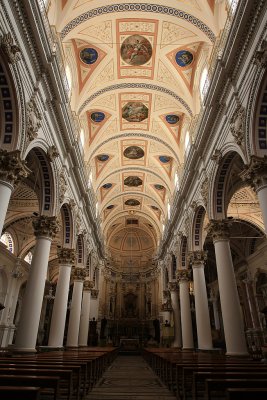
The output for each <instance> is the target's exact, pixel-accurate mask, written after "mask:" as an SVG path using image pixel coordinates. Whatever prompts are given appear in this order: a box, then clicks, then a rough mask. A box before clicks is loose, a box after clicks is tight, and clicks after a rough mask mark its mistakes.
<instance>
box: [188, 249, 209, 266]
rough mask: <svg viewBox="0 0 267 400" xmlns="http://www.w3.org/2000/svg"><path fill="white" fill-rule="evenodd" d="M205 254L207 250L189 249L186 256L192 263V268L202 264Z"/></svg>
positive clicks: (206, 254) (205, 258) (205, 257)
mask: <svg viewBox="0 0 267 400" xmlns="http://www.w3.org/2000/svg"><path fill="white" fill-rule="evenodd" d="M207 256H208V253H207V251H204V250H195V251H189V252H188V256H187V258H188V261H189V262H191V263H192V266H193V268H194V267H198V266H199V267H200V266H202V265H204V262H205V261H206V260H207Z"/></svg>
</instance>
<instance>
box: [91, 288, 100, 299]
mask: <svg viewBox="0 0 267 400" xmlns="http://www.w3.org/2000/svg"><path fill="white" fill-rule="evenodd" d="M98 292H99V290H98V289H91V298H92V299H97V298H98Z"/></svg>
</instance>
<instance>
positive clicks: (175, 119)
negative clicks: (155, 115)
mask: <svg viewBox="0 0 267 400" xmlns="http://www.w3.org/2000/svg"><path fill="white" fill-rule="evenodd" d="M165 119H166V121H167V122H168V124H171V125H175V124H177V123H178V122H179V120H180V118H179V117H178V115H175V114H168V115H166V117H165Z"/></svg>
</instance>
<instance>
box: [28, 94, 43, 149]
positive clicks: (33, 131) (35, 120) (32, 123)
mask: <svg viewBox="0 0 267 400" xmlns="http://www.w3.org/2000/svg"><path fill="white" fill-rule="evenodd" d="M26 114H27V137H28V140H29V141H30V142H31V141H32V140H34V139H36V138H37V136H38V130H39V129H40V127H41V120H42V116H41V113H40V112H39V110H38V108H37V106H36V102H35V100H34V99H33V98H32V99H31V100H30V101H29V102H28V104H27V109H26Z"/></svg>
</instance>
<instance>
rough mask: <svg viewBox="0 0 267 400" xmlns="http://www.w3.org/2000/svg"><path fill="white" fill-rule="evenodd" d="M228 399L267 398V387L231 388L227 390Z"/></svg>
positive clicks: (256, 399)
mask: <svg viewBox="0 0 267 400" xmlns="http://www.w3.org/2000/svg"><path fill="white" fill-rule="evenodd" d="M226 396H227V397H226V398H227V400H266V399H267V389H264V388H258V389H257V388H255V389H254V388H253V389H252V388H229V389H227V391H226Z"/></svg>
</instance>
